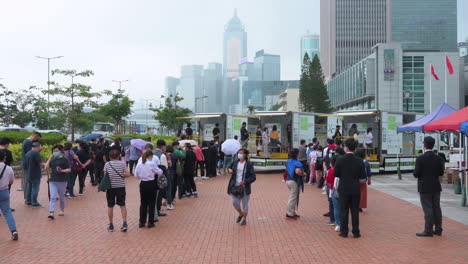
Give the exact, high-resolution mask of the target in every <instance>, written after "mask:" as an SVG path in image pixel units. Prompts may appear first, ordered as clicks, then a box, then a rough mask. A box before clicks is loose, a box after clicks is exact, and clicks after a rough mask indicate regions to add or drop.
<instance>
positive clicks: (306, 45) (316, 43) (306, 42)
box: [300, 33, 320, 66]
mask: <svg viewBox="0 0 468 264" xmlns="http://www.w3.org/2000/svg"><path fill="white" fill-rule="evenodd" d="M306 53H307V55H308V56H309V58H310V60H311V61H312V59H313V58H314V56H315V55H317V56H319V58H320V37H319V36H318V35H315V34H309V33H307V34H306V35H304V36H302V38H301V58H300V59H301V64H300V65H301V66H302V63H303V61H304V55H305V54H306Z"/></svg>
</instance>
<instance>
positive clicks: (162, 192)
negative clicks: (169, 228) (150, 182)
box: [156, 188, 166, 213]
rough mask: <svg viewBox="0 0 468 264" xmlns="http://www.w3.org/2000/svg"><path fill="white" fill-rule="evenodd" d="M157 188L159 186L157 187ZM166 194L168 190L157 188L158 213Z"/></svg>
mask: <svg viewBox="0 0 468 264" xmlns="http://www.w3.org/2000/svg"><path fill="white" fill-rule="evenodd" d="M156 189H157V188H156ZM165 196H166V190H159V189H157V190H156V213H159V211H161V207H162V200H163V198H164V197H165Z"/></svg>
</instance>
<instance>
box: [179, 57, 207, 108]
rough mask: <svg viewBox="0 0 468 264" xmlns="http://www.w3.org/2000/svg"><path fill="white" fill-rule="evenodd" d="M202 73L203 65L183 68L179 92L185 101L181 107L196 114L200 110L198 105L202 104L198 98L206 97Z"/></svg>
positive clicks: (181, 103)
mask: <svg viewBox="0 0 468 264" xmlns="http://www.w3.org/2000/svg"><path fill="white" fill-rule="evenodd" d="M202 72H203V66H202V65H184V66H182V68H181V77H180V84H179V89H178V90H177V92H178V93H179V95H180V96H182V97H183V98H184V100H182V102H180V105H182V106H184V107H186V108H188V109H190V110H192V111H194V112H196V111H197V110H200V109H199V107H198V105H197V103H200V102H199V100H197V99H196V98H200V97H203V96H204V90H203V80H202ZM196 108H197V109H196Z"/></svg>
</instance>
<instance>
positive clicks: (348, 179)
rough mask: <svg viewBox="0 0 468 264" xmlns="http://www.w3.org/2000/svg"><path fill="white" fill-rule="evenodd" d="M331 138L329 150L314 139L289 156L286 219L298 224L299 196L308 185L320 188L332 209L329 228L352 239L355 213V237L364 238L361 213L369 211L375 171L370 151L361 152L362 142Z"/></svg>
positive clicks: (328, 143) (325, 201)
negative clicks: (369, 158)
mask: <svg viewBox="0 0 468 264" xmlns="http://www.w3.org/2000/svg"><path fill="white" fill-rule="evenodd" d="M335 138H336V140H335V139H333V138H329V139H327V141H326V146H322V145H321V144H320V142H319V141H318V140H317V139H316V138H314V139H313V140H312V142H311V143H309V144H307V143H306V141H305V140H301V142H300V144H301V145H300V147H299V148H297V149H292V150H290V152H289V159H288V161H287V163H286V170H285V173H284V180H285V182H286V186H287V188H288V190H289V199H288V206H287V209H286V219H288V220H297V219H299V217H300V216H299V214H298V213H297V210H298V206H299V196H300V192H301V190H302V191H304V185H305V184H310V185H317V187H318V188H319V189H321V190H323V191H322V194H324V195H326V199H324V203H327V205H328V208H329V210H328V212H326V213H325V214H323V216H325V217H328V218H329V221H327V222H326V224H328V225H330V226H335V231H336V232H340V236H342V237H347V236H348V232H349V230H348V218H349V212H350V211H351V219H352V227H353V229H352V233H353V236H354V237H355V238H358V237H360V236H361V235H360V230H359V212H363V209H365V208H367V185H370V184H371V168H370V164H369V162H368V161H367V160H366V151H365V150H364V149H362V148H359V149H358V142H357V141H356V140H355V139H354V138H348V139H346V140H345V141H344V142H343V141H342V140H341V137H340V135H338V136H336V137H335Z"/></svg>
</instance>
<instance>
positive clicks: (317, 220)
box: [0, 174, 468, 264]
mask: <svg viewBox="0 0 468 264" xmlns="http://www.w3.org/2000/svg"><path fill="white" fill-rule="evenodd" d="M281 178H282V176H281V175H279V174H259V175H258V176H257V182H255V183H254V185H253V186H252V191H253V194H252V197H251V200H250V201H251V203H250V215H249V219H248V220H249V221H248V225H247V226H239V225H238V224H236V223H235V221H234V220H235V217H236V212H235V211H234V210H233V208H232V206H231V201H230V197H228V196H227V194H226V185H227V181H228V179H227V177H225V176H224V177H222V176H220V177H217V178H215V179H210V180H197V183H198V187H199V192H200V196H199V198H190V199H184V200H177V203H176V205H175V207H176V210H174V211H169V212H168V214H169V216H167V217H164V218H162V219H161V221H160V222H159V223H158V224H157V226H156V228H154V229H146V228H143V229H139V228H138V210H139V193H138V181H137V180H136V179H133V178H131V179H128V180H127V208H128V216H129V217H128V218H129V231H128V233H121V232H120V231H118V230H117V231H116V232H114V233H109V232H107V230H106V227H107V215H106V210H107V209H106V199H105V194H104V193H98V192H97V191H96V188H95V187H91V186H89V183H88V182H87V184H88V188H87V189H86V190H85V196H82V197H79V198H77V199H73V200H67V208H66V212H65V213H66V215H65V216H64V217H59V216H56V219H55V220H53V221H51V220H48V219H47V214H48V206H46V207H44V208H41V209H33V208H29V207H26V206H25V205H24V204H23V201H22V193H21V192H17V191H14V192H13V194H12V207H14V208H16V212H15V213H14V216H15V218H16V220H17V225H18V231H19V235H20V239H19V241H10V237H9V235H8V230H7V226H6V224H5V221H4V219H3V218H0V263H2V264H6V263H135V264H136V263H436V262H437V263H463V264H465V263H468V250H467V247H466V245H467V244H468V226H466V225H463V224H461V223H459V222H455V221H453V220H450V219H446V218H444V235H443V236H442V237H434V238H419V237H416V236H415V233H416V232H418V231H422V227H423V216H422V211H421V209H420V208H418V207H416V206H415V205H412V204H410V203H408V202H405V201H402V200H399V199H397V198H394V197H392V196H390V195H387V194H384V193H381V192H379V191H377V190H373V189H369V191H368V197H369V202H368V206H369V210H368V211H366V212H364V213H363V214H362V215H361V232H362V237H361V238H359V239H354V238H352V237H350V238H346V239H344V238H341V237H338V235H337V233H335V232H334V231H333V229H332V227H330V226H327V225H325V222H326V220H327V218H325V217H323V216H322V214H323V213H324V212H325V211H326V210H327V209H328V205H327V201H326V197H325V196H324V195H321V194H320V190H318V189H317V188H316V187H314V186H306V189H305V192H304V193H303V194H302V196H301V204H300V210H299V211H300V214H301V218H300V220H298V221H295V222H292V221H287V220H285V217H284V215H285V210H286V202H287V195H288V194H287V189H286V186H285V184H284V183H283V182H282V181H281ZM15 184H19V181H17V182H16V183H15ZM46 186H47V185H46V183H45V182H44V181H43V183H42V186H41V188H42V189H41V192H40V199H39V200H40V202H42V203H43V204H44V205H46V204H47V203H46V201H47V191H46ZM114 215H115V216H114V219H115V220H114V222H115V225H116V228H117V229H119V228H120V225H121V220H120V219H121V218H120V210H119V209H118V208H115V211H114Z"/></svg>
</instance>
